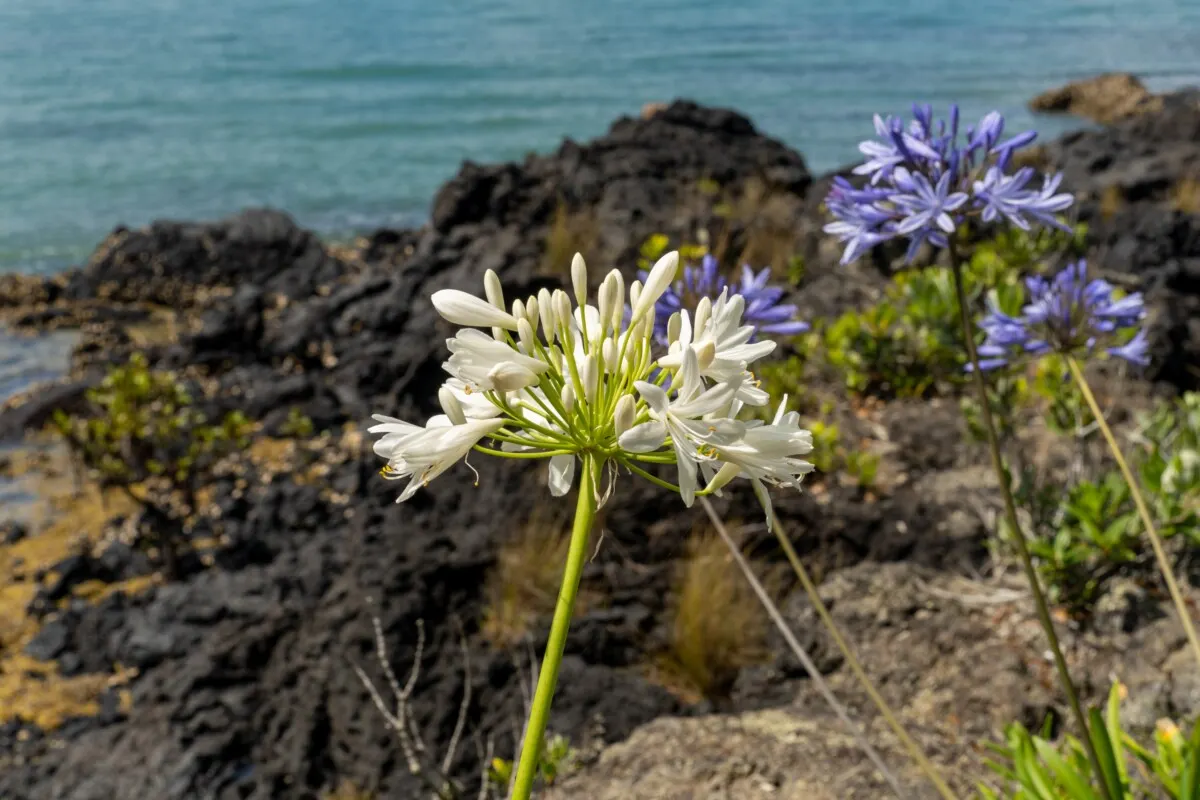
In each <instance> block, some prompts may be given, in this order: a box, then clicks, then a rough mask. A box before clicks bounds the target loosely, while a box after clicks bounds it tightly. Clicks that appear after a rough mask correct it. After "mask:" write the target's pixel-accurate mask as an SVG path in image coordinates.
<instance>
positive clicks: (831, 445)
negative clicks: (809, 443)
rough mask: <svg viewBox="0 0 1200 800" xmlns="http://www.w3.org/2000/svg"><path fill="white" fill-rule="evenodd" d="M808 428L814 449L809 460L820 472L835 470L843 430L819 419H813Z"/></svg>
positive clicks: (826, 472)
mask: <svg viewBox="0 0 1200 800" xmlns="http://www.w3.org/2000/svg"><path fill="white" fill-rule="evenodd" d="M808 428H809V431H810V432H811V433H812V438H813V451H812V453H810V454H809V456H808V460H809V461H811V462H812V464H813V466H814V467H816V468H817V471H818V472H823V473H825V474H826V475H828V474H829V473H831V472H833V470H834V467H835V466H836V465H837V463H838V452H839V450H840V448H839V447H838V439H839V438H840V437H841V431H839V430H838V426H837V425H835V424H832V423H825V422H822V421H821V420H819V419H817V420H813V421H812V422H811V423H810V424H809V426H808Z"/></svg>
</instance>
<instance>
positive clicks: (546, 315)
mask: <svg viewBox="0 0 1200 800" xmlns="http://www.w3.org/2000/svg"><path fill="white" fill-rule="evenodd" d="M538 316H539V317H541V320H542V336H544V337H546V343H547V344H554V339H555V337H556V334H557V327H558V325H557V320H556V319H555V315H554V300H553V299H551V296H550V290H549V289H541V290H540V291H539V292H538Z"/></svg>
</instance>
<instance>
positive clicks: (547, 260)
mask: <svg viewBox="0 0 1200 800" xmlns="http://www.w3.org/2000/svg"><path fill="white" fill-rule="evenodd" d="M599 243H600V227H599V225H597V223H596V218H595V216H594V215H593V214H592V213H591V212H590V211H586V210H584V211H571V210H570V209H569V208H567V204H566V203H564V202H562V201H559V203H558V207H557V208H555V210H554V218H553V219H552V220H551V221H550V230H549V231H548V232H547V233H546V243H545V247H544V249H543V252H542V264H541V268H540V269H539V270H538V271H539V273H540V274H542V275H547V276H555V275H557V276H559V277H565V278H569V277H570V274H571V259H572V258H573V257H574V255H575V254H576V253H580V254H582V255H583V258H584V260H586V261H588V262H591V261H592V260H593V256H594V255H595V252H596V247H597V246H598V245H599Z"/></svg>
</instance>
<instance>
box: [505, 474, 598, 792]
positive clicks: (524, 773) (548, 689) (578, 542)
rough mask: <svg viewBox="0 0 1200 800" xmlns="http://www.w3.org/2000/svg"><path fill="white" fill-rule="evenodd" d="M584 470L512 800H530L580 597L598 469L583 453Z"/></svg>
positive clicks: (593, 517)
mask: <svg viewBox="0 0 1200 800" xmlns="http://www.w3.org/2000/svg"><path fill="white" fill-rule="evenodd" d="M581 458H582V460H583V467H582V469H581V476H580V481H579V501H578V503H577V504H576V506H575V523H574V525H573V527H572V528H571V546H570V550H569V551H568V553H567V564H566V568H565V569H564V570H563V579H562V586H561V588H560V589H559V592H558V603H557V605H555V607H554V620H553V622H552V623H551V625H550V638H549V639H548V640H547V641H546V653H545V655H544V656H543V657H542V668H541V671H540V672H539V673H538V682H537V689H536V690H535V691H534V695H533V703H532V705H531V706H530V709H529V723H528V725H527V726H526V728H525V736H524V738H523V740H522V745H521V760H520V763H519V764H518V765H517V777H516V779H515V780H514V781H513V789H512V795H511V798H512V800H529V796H530V794H531V793H532V791H533V781H534V779H535V778H536V777H537V773H538V767H539V766H540V763H541V756H542V740H543V738H544V735H545V733H546V721H547V719H548V718H549V716H550V703H551V701H552V700H553V699H554V689H555V686H556V685H557V683H558V668H559V666H560V665H561V664H562V656H563V650H564V649H565V648H566V644H567V631H568V629H569V628H570V627H571V614H572V612H573V611H574V609H575V596H576V595H577V594H578V593H579V579H580V577H582V575H583V564H584V562H585V561H586V560H587V544H588V535H589V534H590V533H591V532H592V522H593V521H594V520H595V518H596V472H597V471H598V470H599V466H600V465H598V464H597V463H596V461H595V456H593V455H592V454H591V453H586V452H585V453H583V454H582V456H581Z"/></svg>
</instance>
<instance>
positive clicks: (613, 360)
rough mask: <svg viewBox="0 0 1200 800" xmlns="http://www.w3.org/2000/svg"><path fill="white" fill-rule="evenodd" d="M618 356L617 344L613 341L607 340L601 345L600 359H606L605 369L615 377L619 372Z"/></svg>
mask: <svg viewBox="0 0 1200 800" xmlns="http://www.w3.org/2000/svg"><path fill="white" fill-rule="evenodd" d="M618 355H619V353H618V352H617V343H616V342H614V341H613V340H612V339H605V340H604V343H603V344H602V345H600V357H601V358H602V359H604V368H605V369H606V370H608V372H609V373H610V374H613V375H615V374H616V373H617V372H618V371H619V370H618V369H617V367H618V364H617V356H618Z"/></svg>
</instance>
